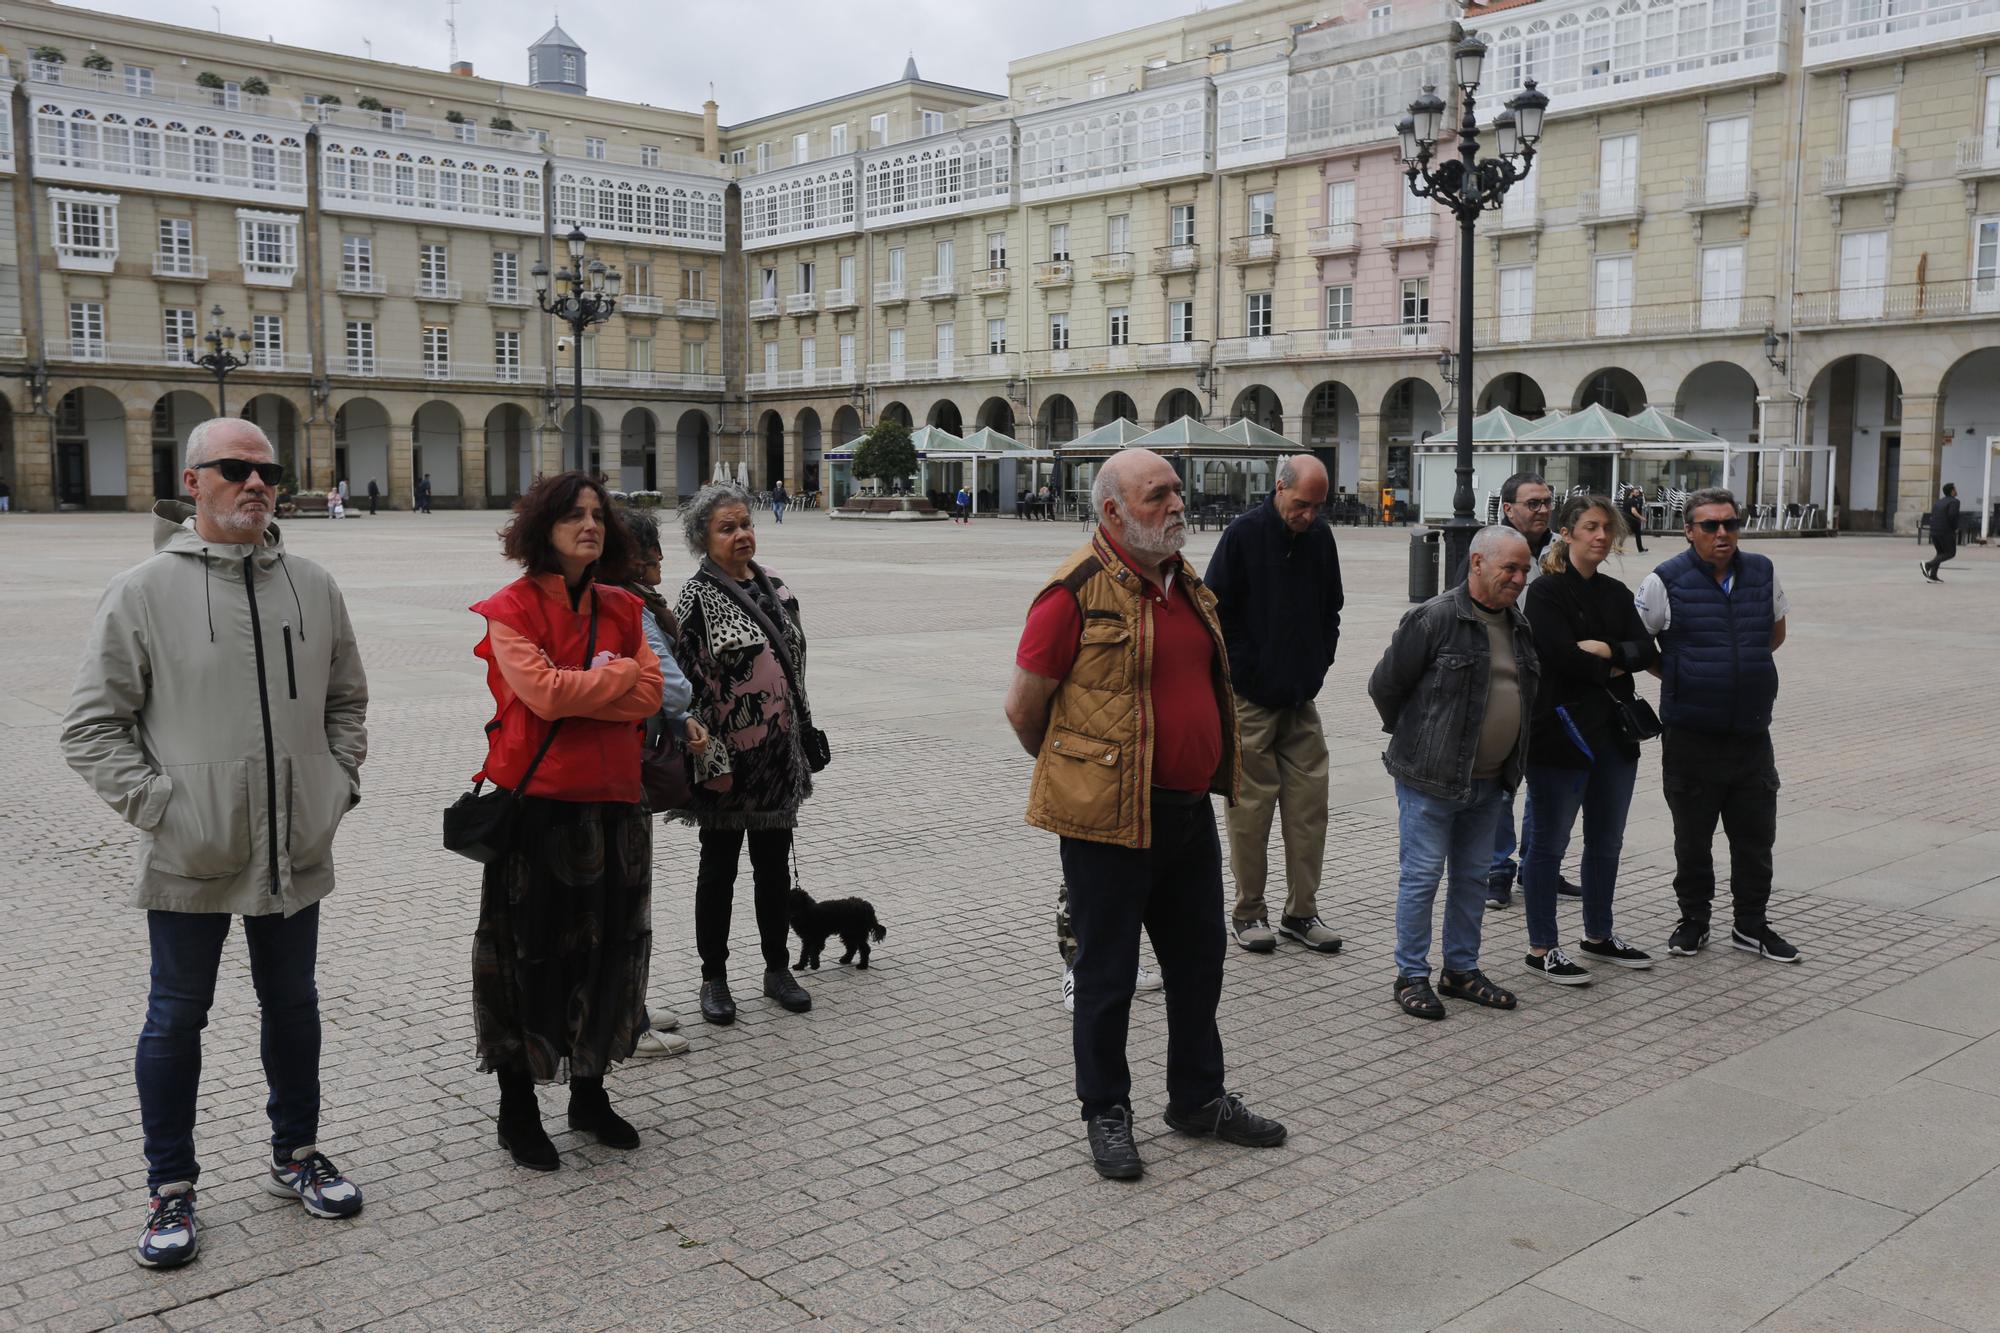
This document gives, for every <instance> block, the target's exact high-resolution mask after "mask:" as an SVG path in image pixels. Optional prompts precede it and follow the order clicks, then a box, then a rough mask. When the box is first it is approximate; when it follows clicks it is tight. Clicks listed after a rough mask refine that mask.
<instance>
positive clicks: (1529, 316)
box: [1497, 264, 1535, 343]
mask: <svg viewBox="0 0 2000 1333" xmlns="http://www.w3.org/2000/svg"><path fill="white" fill-rule="evenodd" d="M1497 276H1498V278H1499V280H1500V341H1501V342H1510V343H1515V342H1526V341H1527V340H1528V339H1529V338H1530V337H1532V336H1533V335H1534V330H1535V266H1534V265H1533V264H1516V265H1514V266H1512V267H1510V268H1503V269H1501V270H1500V271H1499V273H1498V275H1497Z"/></svg>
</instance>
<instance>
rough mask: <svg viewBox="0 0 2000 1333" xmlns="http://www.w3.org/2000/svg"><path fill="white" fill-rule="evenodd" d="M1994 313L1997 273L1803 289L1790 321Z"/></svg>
mask: <svg viewBox="0 0 2000 1333" xmlns="http://www.w3.org/2000/svg"><path fill="white" fill-rule="evenodd" d="M1992 314H2000V277H1994V276H1987V277H1978V278H1970V279H1966V278H1961V279H1958V280H1956V281H1949V282H1909V283H1885V284H1880V285H1875V286H1866V287H1849V288H1846V289H1837V290H1834V291H1826V292H1800V293H1799V294H1798V295H1797V296H1795V297H1793V298H1792V323H1793V325H1794V326H1796V327H1798V328H1814V327H1820V328H1824V327H1826V326H1828V325H1833V324H1847V323H1854V322H1866V321H1879V322H1882V323H1892V324H1900V323H1918V322H1922V321H1924V320H1930V319H1962V318H1965V317H1967V316H1974V315H1992Z"/></svg>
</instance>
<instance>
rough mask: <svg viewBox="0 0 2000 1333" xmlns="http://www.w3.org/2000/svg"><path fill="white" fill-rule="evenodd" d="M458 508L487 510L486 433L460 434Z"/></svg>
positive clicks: (462, 432) (460, 432) (469, 431)
mask: <svg viewBox="0 0 2000 1333" xmlns="http://www.w3.org/2000/svg"><path fill="white" fill-rule="evenodd" d="M458 507H459V508H460V509H484V508H486V432H485V431H483V430H481V431H479V432H477V433H476V434H475V433H474V432H473V431H471V430H468V429H464V428H461V429H460V430H459V433H458Z"/></svg>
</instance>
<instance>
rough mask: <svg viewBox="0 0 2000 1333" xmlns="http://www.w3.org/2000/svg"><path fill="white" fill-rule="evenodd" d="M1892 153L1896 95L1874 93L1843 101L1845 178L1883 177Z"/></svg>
mask: <svg viewBox="0 0 2000 1333" xmlns="http://www.w3.org/2000/svg"><path fill="white" fill-rule="evenodd" d="M1895 156H1896V94H1894V93H1875V94H1872V95H1870V96H1868V97H1855V98H1851V99H1849V101H1848V103H1847V179H1848V180H1850V181H1864V180H1875V179H1877V178H1879V177H1883V176H1887V175H1888V174H1889V173H1890V170H1891V168H1892V167H1893V165H1894V162H1895Z"/></svg>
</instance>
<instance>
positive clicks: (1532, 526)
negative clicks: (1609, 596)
mask: <svg viewBox="0 0 2000 1333" xmlns="http://www.w3.org/2000/svg"><path fill="white" fill-rule="evenodd" d="M1554 512H1555V491H1554V490H1552V489H1551V488H1550V487H1549V484H1548V483H1547V482H1546V481H1544V480H1542V478H1541V475H1540V474H1539V473H1535V472H1516V473H1515V474H1514V475H1513V476H1511V477H1509V478H1507V480H1505V481H1503V482H1501V483H1500V526H1501V527H1504V528H1511V529H1512V530H1513V531H1515V532H1518V533H1520V534H1521V536H1522V538H1523V539H1524V540H1525V541H1526V542H1527V543H1528V555H1529V558H1530V559H1529V569H1528V582H1529V583H1533V582H1534V581H1535V580H1536V578H1538V577H1539V576H1540V575H1541V572H1542V563H1541V562H1542V553H1543V552H1544V551H1546V550H1548V548H1549V537H1550V533H1549V518H1550V516H1551V515H1552V514H1554ZM1528 799H1530V800H1531V799H1533V798H1532V797H1530V798H1528ZM1532 817H1533V812H1532V811H1530V810H1529V809H1528V806H1527V804H1526V802H1525V801H1524V802H1523V804H1522V806H1521V826H1520V839H1519V846H1518V848H1517V847H1516V845H1515V836H1514V793H1513V792H1512V791H1511V790H1510V791H1508V792H1507V794H1506V797H1505V799H1504V801H1503V803H1502V805H1501V807H1500V822H1499V823H1498V824H1497V825H1495V826H1494V837H1493V863H1492V865H1491V866H1490V867H1488V869H1487V872H1486V905H1487V906H1488V907H1511V906H1513V905H1514V876H1515V873H1516V863H1515V860H1514V858H1515V855H1516V853H1517V851H1518V854H1519V856H1520V862H1519V864H1520V865H1526V864H1527V863H1528V853H1529V849H1530V847H1531V846H1532V845H1533V843H1532V836H1531V835H1530V833H1529V831H1528V830H1529V829H1530V827H1531V826H1532V822H1531V821H1532ZM1558 887H1559V889H1560V891H1561V892H1563V893H1566V894H1570V895H1572V896H1573V895H1575V894H1576V893H1577V892H1578V891H1579V890H1578V889H1577V887H1576V886H1575V885H1574V884H1571V883H1570V882H1569V881H1567V880H1562V881H1561V883H1560V884H1559V885H1558Z"/></svg>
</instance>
